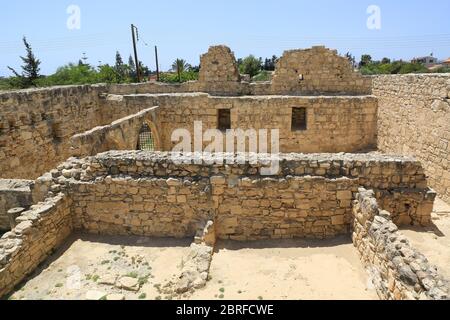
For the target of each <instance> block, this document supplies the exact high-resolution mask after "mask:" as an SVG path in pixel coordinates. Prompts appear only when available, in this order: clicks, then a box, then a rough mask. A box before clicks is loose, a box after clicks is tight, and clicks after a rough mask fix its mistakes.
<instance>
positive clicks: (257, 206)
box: [36, 151, 434, 240]
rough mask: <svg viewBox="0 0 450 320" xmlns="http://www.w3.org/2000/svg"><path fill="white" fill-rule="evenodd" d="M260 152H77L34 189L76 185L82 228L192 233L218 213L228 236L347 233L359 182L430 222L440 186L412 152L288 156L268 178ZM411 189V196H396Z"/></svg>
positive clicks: (218, 230) (218, 224)
mask: <svg viewBox="0 0 450 320" xmlns="http://www.w3.org/2000/svg"><path fill="white" fill-rule="evenodd" d="M210 156H212V155H210ZM216 156H217V155H216ZM224 156H225V158H226V157H227V155H224ZM228 156H231V155H228ZM253 156H255V157H256V155H253ZM258 157H260V159H259V163H258V164H252V163H251V162H250V161H249V162H247V163H246V164H240V165H239V164H230V165H225V164H221V165H220V164H206V163H200V164H193V163H194V161H196V160H198V158H196V155H185V156H183V157H181V156H177V157H176V158H172V155H171V154H169V153H162V152H156V153H148V152H138V151H124V152H119V151H112V152H107V153H104V154H100V155H97V156H94V157H90V158H86V159H81V160H80V159H72V160H70V161H69V162H67V163H65V164H64V165H61V166H60V167H59V168H58V169H57V170H53V171H52V172H51V173H50V174H49V176H48V177H46V178H45V179H44V178H42V179H40V182H39V183H38V184H37V188H36V189H39V190H41V189H42V190H43V191H42V192H45V190H47V192H50V195H52V194H54V193H55V192H56V193H57V192H60V191H63V192H65V193H67V194H70V196H71V198H72V200H73V209H72V210H73V212H74V213H73V214H74V225H75V227H76V228H78V229H82V230H87V231H89V232H94V233H102V234H123V235H127V234H135V235H146V236H158V237H162V236H172V237H187V236H189V237H194V236H195V235H196V233H197V231H198V228H199V225H203V224H204V223H205V221H209V220H212V221H215V234H216V235H217V237H218V238H220V239H234V240H258V239H280V238H294V237H311V238H327V237H332V236H335V235H337V234H343V233H348V232H349V228H350V226H351V201H352V200H353V199H354V195H355V194H356V191H357V188H358V187H359V186H361V185H363V186H367V187H374V188H375V189H376V190H377V192H379V193H380V195H382V197H383V198H384V197H387V198H389V199H390V200H384V201H386V203H393V202H394V200H395V201H396V202H398V203H400V204H403V205H398V206H396V207H395V208H394V210H393V212H394V214H395V215H396V216H397V217H398V220H397V221H396V222H398V223H399V224H401V223H415V224H427V223H428V222H429V221H430V215H431V208H432V207H431V206H430V205H429V203H432V202H433V200H434V193H433V192H432V191H430V190H428V189H427V188H426V180H425V176H424V175H423V172H422V168H421V166H420V163H418V162H417V161H414V160H413V159H408V158H402V157H397V158H392V157H387V156H382V155H363V154H361V155H345V154H337V155H280V157H279V159H278V161H279V162H280V167H279V171H278V173H275V174H274V175H273V176H271V177H268V176H264V175H262V174H261V170H262V169H263V163H265V162H264V161H266V160H267V159H265V158H264V157H265V156H264V155H258ZM266 157H267V156H266ZM205 159H208V156H207V155H205ZM175 160H177V161H180V162H181V163H179V162H177V161H175ZM187 160H189V161H190V162H191V164H186V163H185V164H183V161H187ZM395 177H399V178H398V179H397V178H395ZM406 191H408V192H410V193H411V194H412V196H411V197H405V198H404V199H402V198H400V197H399V196H398V194H402V192H403V193H404V192H406ZM423 194H426V195H427V196H426V197H425V196H421V195H423ZM414 197H415V198H414ZM411 199H415V200H414V201H416V202H415V205H409V204H410V203H412V202H414V201H412V200H411ZM406 208H408V209H406ZM427 210H428V211H427ZM405 216H406V217H410V218H411V220H406V219H405V218H404V217H405Z"/></svg>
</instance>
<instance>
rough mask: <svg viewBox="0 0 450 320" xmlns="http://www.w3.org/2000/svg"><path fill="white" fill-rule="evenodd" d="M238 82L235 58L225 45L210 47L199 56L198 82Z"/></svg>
mask: <svg viewBox="0 0 450 320" xmlns="http://www.w3.org/2000/svg"><path fill="white" fill-rule="evenodd" d="M229 81H231V82H233V81H234V82H239V81H240V76H239V70H238V68H237V63H236V58H235V57H234V53H233V52H231V50H230V48H228V47H226V46H213V47H210V48H209V50H208V52H207V53H205V54H204V55H202V56H201V58H200V74H199V82H219V83H220V82H229Z"/></svg>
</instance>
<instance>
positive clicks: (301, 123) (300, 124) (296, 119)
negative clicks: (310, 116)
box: [292, 108, 307, 131]
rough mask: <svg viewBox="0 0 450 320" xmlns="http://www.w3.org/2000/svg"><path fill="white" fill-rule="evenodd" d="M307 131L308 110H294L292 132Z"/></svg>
mask: <svg viewBox="0 0 450 320" xmlns="http://www.w3.org/2000/svg"><path fill="white" fill-rule="evenodd" d="M306 129H307V112H306V108H292V131H305V130H306Z"/></svg>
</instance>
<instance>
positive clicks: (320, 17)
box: [0, 0, 450, 76]
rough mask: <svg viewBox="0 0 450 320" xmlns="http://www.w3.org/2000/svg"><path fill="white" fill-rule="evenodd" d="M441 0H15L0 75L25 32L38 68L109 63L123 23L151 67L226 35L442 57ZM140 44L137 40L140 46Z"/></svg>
mask: <svg viewBox="0 0 450 320" xmlns="http://www.w3.org/2000/svg"><path fill="white" fill-rule="evenodd" d="M72 4H73V5H77V6H79V8H80V9H81V16H80V18H81V20H80V21H81V29H79V30H69V29H68V28H67V24H66V22H67V19H68V18H69V14H68V13H67V12H66V11H67V8H68V7H69V5H72ZM369 5H377V6H379V7H380V9H381V29H380V30H369V29H368V28H367V25H366V22H367V19H368V17H369V14H367V8H368V6H369ZM449 12H450V1H448V0H430V1H417V0H410V1H400V0H398V1H392V0H371V1H366V0H346V1H344V0H339V1H338V0H314V1H311V0H308V1H303V0H297V1H294V0H277V1H264V0H259V1H257V0H240V1H238V0H221V1H218V0H215V1H214V0H195V1H187V0H185V1H181V0H165V1H160V0H153V1H143V0H142V1H139V0H127V1H121V0H116V1H111V0H109V1H108V0H91V1H87V0H71V1H65V0H58V1H54V0H53V1H51V0H39V1H29V0H15V1H7V2H6V1H5V2H4V3H2V10H1V11H0V23H1V30H2V31H1V37H0V76H7V75H9V74H10V72H9V70H8V69H7V68H6V66H7V65H10V66H12V67H15V68H19V66H20V62H21V61H20V59H19V55H23V54H24V48H23V45H22V43H21V38H22V36H23V35H26V36H27V38H28V40H29V42H30V43H31V44H32V46H33V48H34V50H35V53H36V55H37V56H38V57H39V58H40V59H41V60H42V66H41V68H42V72H43V73H44V74H48V73H52V72H54V71H55V70H56V68H57V67H58V66H60V65H63V64H65V63H68V62H77V61H78V60H79V58H80V57H81V56H82V54H83V52H85V53H86V54H87V56H88V57H89V62H90V63H91V64H95V65H96V64H98V62H99V61H101V62H103V63H113V62H114V57H115V52H116V50H119V51H120V52H121V54H122V56H123V57H124V60H127V59H128V56H129V54H130V53H131V52H132V46H131V36H130V24H131V23H134V24H136V25H137V26H138V27H139V30H140V35H141V41H140V42H139V44H138V48H139V54H140V59H141V60H143V61H144V63H145V64H147V65H149V67H150V68H151V69H152V70H154V69H155V63H154V54H153V46H154V45H158V47H159V52H160V64H161V67H162V68H163V69H168V68H169V67H170V65H171V62H172V61H173V60H174V59H175V58H177V57H180V58H184V59H186V60H188V62H190V63H191V64H198V62H199V56H200V54H202V53H203V52H205V51H206V50H207V48H208V46H209V45H213V44H226V45H228V46H230V47H231V49H232V50H233V51H234V52H235V54H236V56H237V57H242V56H246V55H248V54H251V53H253V54H255V55H256V56H258V57H259V56H261V57H266V56H267V57H268V56H271V55H272V54H276V55H281V53H282V52H283V50H286V49H292V48H307V47H310V46H311V45H315V44H324V45H326V46H327V47H331V48H335V49H338V51H339V52H340V53H345V52H347V51H351V52H352V53H353V54H354V55H356V56H357V57H360V55H361V54H363V53H369V54H372V56H373V57H375V58H378V59H381V58H382V57H384V56H387V57H390V58H397V59H398V58H403V59H410V58H412V57H414V56H421V55H427V54H429V53H431V52H433V53H434V55H435V56H436V57H438V58H441V59H444V58H445V59H446V58H448V57H450V22H449V16H448V13H449ZM146 44H147V45H146Z"/></svg>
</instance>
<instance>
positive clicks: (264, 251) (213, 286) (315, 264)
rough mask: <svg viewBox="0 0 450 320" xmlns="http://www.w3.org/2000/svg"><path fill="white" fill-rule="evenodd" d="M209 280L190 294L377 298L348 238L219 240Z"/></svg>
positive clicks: (250, 297) (235, 297)
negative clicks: (320, 239)
mask: <svg viewBox="0 0 450 320" xmlns="http://www.w3.org/2000/svg"><path fill="white" fill-rule="evenodd" d="M210 277H211V279H212V280H211V281H210V282H209V283H208V285H207V286H206V287H205V288H204V289H201V290H198V291H196V292H195V293H194V294H193V296H192V297H191V298H192V299H206V300H208V299H215V298H217V297H219V298H222V297H223V298H225V299H231V300H241V299H245V300H247V299H248V300H255V299H260V300H262V299H264V300H282V299H289V300H310V299H314V300H329V299H333V300H335V299H336V300H355V299H364V300H367V299H369V300H370V299H378V297H377V295H376V292H375V290H373V289H370V287H371V285H370V282H369V281H368V280H369V279H368V275H367V273H366V272H365V270H364V269H363V267H362V264H361V262H360V260H359V258H358V256H357V254H356V250H355V248H354V247H353V244H352V243H351V241H350V240H349V238H348V237H339V238H336V239H333V240H325V241H303V240H292V241H290V240H289V241H263V242H253V243H237V242H222V243H219V245H218V247H217V249H216V253H215V254H214V257H213V261H212V264H211V269H210Z"/></svg>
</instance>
